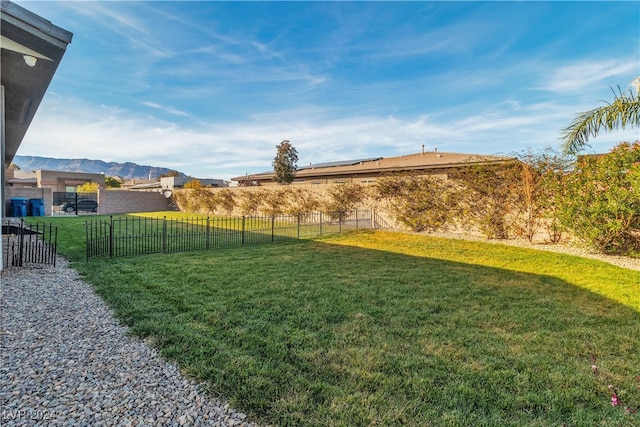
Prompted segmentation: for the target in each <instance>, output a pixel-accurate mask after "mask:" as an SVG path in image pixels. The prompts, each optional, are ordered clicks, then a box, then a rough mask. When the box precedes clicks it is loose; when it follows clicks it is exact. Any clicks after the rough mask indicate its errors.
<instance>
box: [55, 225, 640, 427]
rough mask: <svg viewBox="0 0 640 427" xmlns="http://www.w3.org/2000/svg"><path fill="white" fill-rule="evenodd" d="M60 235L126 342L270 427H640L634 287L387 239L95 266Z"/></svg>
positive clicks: (593, 274)
mask: <svg viewBox="0 0 640 427" xmlns="http://www.w3.org/2000/svg"><path fill="white" fill-rule="evenodd" d="M53 221H55V222H56V223H57V224H59V225H60V237H59V240H60V245H61V248H60V252H61V253H63V254H65V255H66V256H68V257H69V258H70V259H72V260H75V261H77V262H75V263H74V264H73V265H74V267H75V268H77V269H78V270H79V271H80V272H81V273H82V274H83V275H84V276H85V278H86V280H87V281H88V282H90V283H92V284H93V285H94V286H95V288H96V290H97V292H98V293H99V294H100V295H102V297H103V298H104V299H105V300H106V301H107V302H108V303H109V304H110V305H111V307H113V309H114V310H115V312H116V314H117V316H118V317H119V318H120V319H121V321H122V322H123V323H125V324H127V325H129V326H130V327H131V332H132V333H133V334H135V335H137V336H139V337H142V338H146V339H149V340H150V341H151V342H152V343H153V344H154V345H155V346H156V347H157V348H158V349H160V351H161V352H162V354H163V355H164V356H165V357H167V358H168V359H170V360H175V361H176V362H177V363H178V364H179V365H180V367H181V368H182V370H183V371H184V372H185V373H187V374H188V375H190V376H191V377H193V378H196V379H198V380H200V381H202V382H203V383H204V384H205V388H206V389H207V390H208V391H209V392H210V393H211V394H212V395H215V396H217V397H221V398H223V399H225V400H228V401H230V402H231V403H232V405H233V406H234V407H235V408H236V409H237V410H239V411H243V412H246V413H248V414H250V416H251V417H252V418H253V419H254V420H257V421H260V422H262V423H270V424H273V425H300V426H365V425H394V426H395V425H415V426H429V425H433V426H441V425H451V426H456V425H460V426H471V425H473V426H481V425H486V426H507V425H513V426H525V425H528V426H549V425H585V426H591V425H602V426H626V425H632V426H633V425H640V415H639V414H638V413H635V414H634V413H630V414H629V413H627V412H625V410H624V409H623V407H624V406H625V405H630V406H632V408H633V409H640V389H639V388H638V386H640V272H637V271H631V270H625V269H621V268H618V267H614V266H611V265H608V264H605V263H602V262H598V261H595V260H587V259H581V258H576V257H571V256H566V255H560V254H554V253H549V252H542V251H533V250H526V249H521V248H514V247H509V246H504V245H495V244H488V243H482V242H469V241H458V240H445V239H438V238H431V237H426V236H418V235H409V234H398V233H389V232H375V233H374V232H361V233H353V234H346V235H341V236H333V237H324V238H322V239H316V240H299V241H298V240H293V241H291V242H289V243H281V244H262V245H255V246H244V247H237V248H229V249H217V250H211V251H201V252H185V253H176V254H159V255H147V256H138V257H132V258H113V259H97V260H94V261H91V262H90V263H88V264H87V263H85V262H84V252H83V250H84V247H83V244H84V234H83V233H84V230H83V228H82V226H81V224H82V223H83V222H82V219H80V218H60V219H53ZM591 355H594V356H595V357H596V360H597V365H598V369H599V374H598V375H595V374H593V373H592V370H591V365H592V361H591ZM609 384H611V385H614V386H615V387H616V390H617V392H618V396H619V398H620V399H621V401H622V405H621V406H618V407H613V406H612V405H611V400H610V397H611V393H610V392H609V390H608V389H607V386H608V385H609Z"/></svg>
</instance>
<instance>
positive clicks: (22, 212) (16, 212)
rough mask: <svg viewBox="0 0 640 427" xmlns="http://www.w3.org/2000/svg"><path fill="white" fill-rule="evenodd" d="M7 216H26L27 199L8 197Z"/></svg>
mask: <svg viewBox="0 0 640 427" xmlns="http://www.w3.org/2000/svg"><path fill="white" fill-rule="evenodd" d="M9 216H20V217H22V216H27V199H24V198H22V197H13V198H11V199H9Z"/></svg>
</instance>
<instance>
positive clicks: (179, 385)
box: [0, 259, 256, 426]
mask: <svg viewBox="0 0 640 427" xmlns="http://www.w3.org/2000/svg"><path fill="white" fill-rule="evenodd" d="M0 280H1V295H0V310H1V315H2V318H1V319H2V320H1V324H0V383H1V385H0V407H1V410H2V412H1V413H0V425H2V426H40V425H42V426H101V425H102V426H113V425H118V426H182V425H188V426H204V425H211V426H255V425H256V424H254V423H251V422H250V421H249V420H248V419H247V417H246V415H244V414H242V413H240V412H236V411H234V410H233V409H231V408H230V407H229V405H228V404H225V403H224V402H220V401H217V400H215V399H211V398H209V397H207V396H206V395H205V393H204V392H203V390H202V389H201V388H200V387H199V386H198V385H197V384H195V383H194V382H191V381H188V380H186V379H185V378H184V377H183V376H182V375H181V373H180V371H179V370H178V369H177V368H176V366H175V365H173V364H169V363H166V362H165V361H163V360H162V359H161V358H160V357H159V356H158V354H157V353H156V352H155V351H154V350H153V349H152V348H151V347H150V346H148V345H147V344H146V343H144V342H141V341H140V340H137V339H135V338H133V337H130V336H127V335H126V332H127V329H126V328H125V327H123V326H121V325H120V324H119V323H118V322H117V321H116V320H115V319H114V318H113V315H112V313H111V311H110V309H109V308H108V307H107V306H106V304H105V303H104V302H103V301H102V299H101V298H99V297H98V296H97V295H96V294H95V293H94V292H93V290H92V288H91V286H89V285H88V284H87V283H85V282H83V281H82V280H81V279H80V278H79V276H78V274H77V273H76V272H75V270H72V269H70V268H67V263H66V261H64V260H63V259H59V261H58V265H57V267H55V268H54V267H51V266H47V267H40V268H36V267H29V268H12V269H8V270H5V271H3V272H2V273H1V275H0Z"/></svg>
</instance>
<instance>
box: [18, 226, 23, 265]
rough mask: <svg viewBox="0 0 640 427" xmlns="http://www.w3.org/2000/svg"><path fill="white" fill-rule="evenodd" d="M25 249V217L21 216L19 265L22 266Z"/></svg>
mask: <svg viewBox="0 0 640 427" xmlns="http://www.w3.org/2000/svg"><path fill="white" fill-rule="evenodd" d="M23 250H24V218H20V240H19V241H18V251H19V254H18V267H22V251H23Z"/></svg>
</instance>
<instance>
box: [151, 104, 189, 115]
mask: <svg viewBox="0 0 640 427" xmlns="http://www.w3.org/2000/svg"><path fill="white" fill-rule="evenodd" d="M142 105H146V106H147V107H150V108H155V109H157V110H161V111H164V112H166V113H169V114H173V115H175V116H189V113H187V112H185V111H180V110H178V109H175V108H171V107H166V106H164V105H160V104H157V103H155V102H151V101H142Z"/></svg>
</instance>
